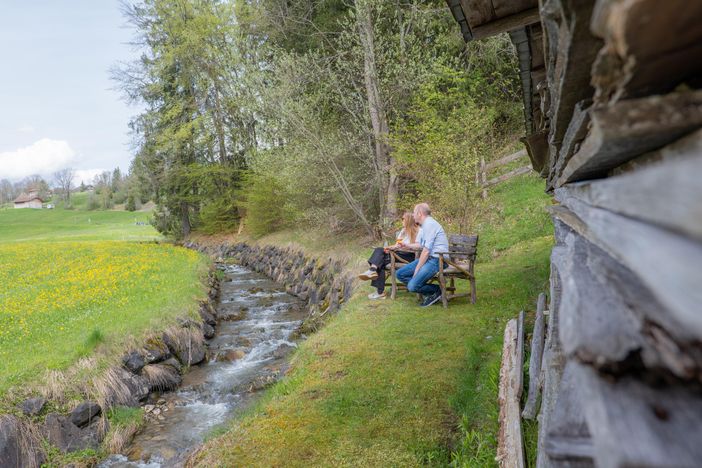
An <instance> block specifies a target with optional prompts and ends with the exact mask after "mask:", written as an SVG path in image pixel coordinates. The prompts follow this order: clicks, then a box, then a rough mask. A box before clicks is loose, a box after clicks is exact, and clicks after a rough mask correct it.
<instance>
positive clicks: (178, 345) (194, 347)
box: [163, 333, 205, 366]
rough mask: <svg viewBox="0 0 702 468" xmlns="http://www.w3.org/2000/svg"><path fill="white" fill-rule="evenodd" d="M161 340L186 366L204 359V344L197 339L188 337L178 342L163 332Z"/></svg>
mask: <svg viewBox="0 0 702 468" xmlns="http://www.w3.org/2000/svg"><path fill="white" fill-rule="evenodd" d="M163 341H164V342H165V343H166V345H167V346H168V349H169V350H170V351H171V353H172V354H173V355H174V356H175V357H176V358H178V360H179V361H180V362H182V363H183V364H184V365H186V366H192V365H193V364H199V363H201V362H202V361H204V360H205V345H204V344H203V343H202V342H201V341H199V340H195V339H190V340H187V341H185V340H183V341H184V342H180V341H179V340H178V339H176V338H174V337H173V336H171V335H169V334H168V333H164V334H163Z"/></svg>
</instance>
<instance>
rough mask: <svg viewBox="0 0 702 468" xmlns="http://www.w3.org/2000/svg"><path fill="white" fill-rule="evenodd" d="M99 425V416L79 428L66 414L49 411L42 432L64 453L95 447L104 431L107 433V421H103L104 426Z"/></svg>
mask: <svg viewBox="0 0 702 468" xmlns="http://www.w3.org/2000/svg"><path fill="white" fill-rule="evenodd" d="M101 426H102V420H101V418H96V419H94V420H93V422H92V423H91V424H89V425H88V426H85V427H84V428H80V427H78V426H76V425H75V424H73V423H72V422H71V420H70V419H69V418H67V417H66V416H62V415H60V414H56V413H51V414H49V415H48V416H47V417H46V422H45V423H44V427H43V432H44V436H45V437H46V439H47V440H48V441H49V442H50V443H51V444H52V445H55V446H56V447H58V449H59V450H61V452H63V453H66V452H75V451H78V450H85V449H97V448H98V447H99V446H100V442H101V441H102V439H103V437H104V435H105V433H107V426H108V423H107V421H104V427H101Z"/></svg>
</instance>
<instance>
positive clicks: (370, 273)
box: [358, 270, 378, 281]
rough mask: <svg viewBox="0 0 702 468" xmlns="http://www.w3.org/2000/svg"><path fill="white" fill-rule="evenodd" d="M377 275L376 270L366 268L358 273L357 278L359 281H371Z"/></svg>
mask: <svg viewBox="0 0 702 468" xmlns="http://www.w3.org/2000/svg"><path fill="white" fill-rule="evenodd" d="M377 277H378V272H377V271H375V270H366V271H364V272H363V273H361V274H360V275H358V279H360V280H361V281H372V280H374V279H376V278H377Z"/></svg>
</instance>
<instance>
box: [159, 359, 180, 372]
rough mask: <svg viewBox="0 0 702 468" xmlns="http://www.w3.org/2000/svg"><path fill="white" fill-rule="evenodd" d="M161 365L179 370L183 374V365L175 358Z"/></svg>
mask: <svg viewBox="0 0 702 468" xmlns="http://www.w3.org/2000/svg"><path fill="white" fill-rule="evenodd" d="M161 364H163V365H164V366H171V367H172V368H174V369H175V370H177V371H178V373H179V374H182V373H183V365H182V364H181V363H180V361H179V360H177V359H176V358H174V357H170V358H168V359H166V360H165V361H163V362H161Z"/></svg>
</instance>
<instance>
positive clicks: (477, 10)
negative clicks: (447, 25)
mask: <svg viewBox="0 0 702 468" xmlns="http://www.w3.org/2000/svg"><path fill="white" fill-rule="evenodd" d="M461 6H462V7H463V13H465V15H466V19H467V20H468V24H470V28H471V30H473V31H475V27H476V26H480V25H482V24H485V23H489V22H490V21H493V20H494V19H495V18H496V16H495V11H494V10H493V9H492V2H491V1H490V0H461ZM473 37H475V33H474V34H473ZM476 39H477V38H476Z"/></svg>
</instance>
